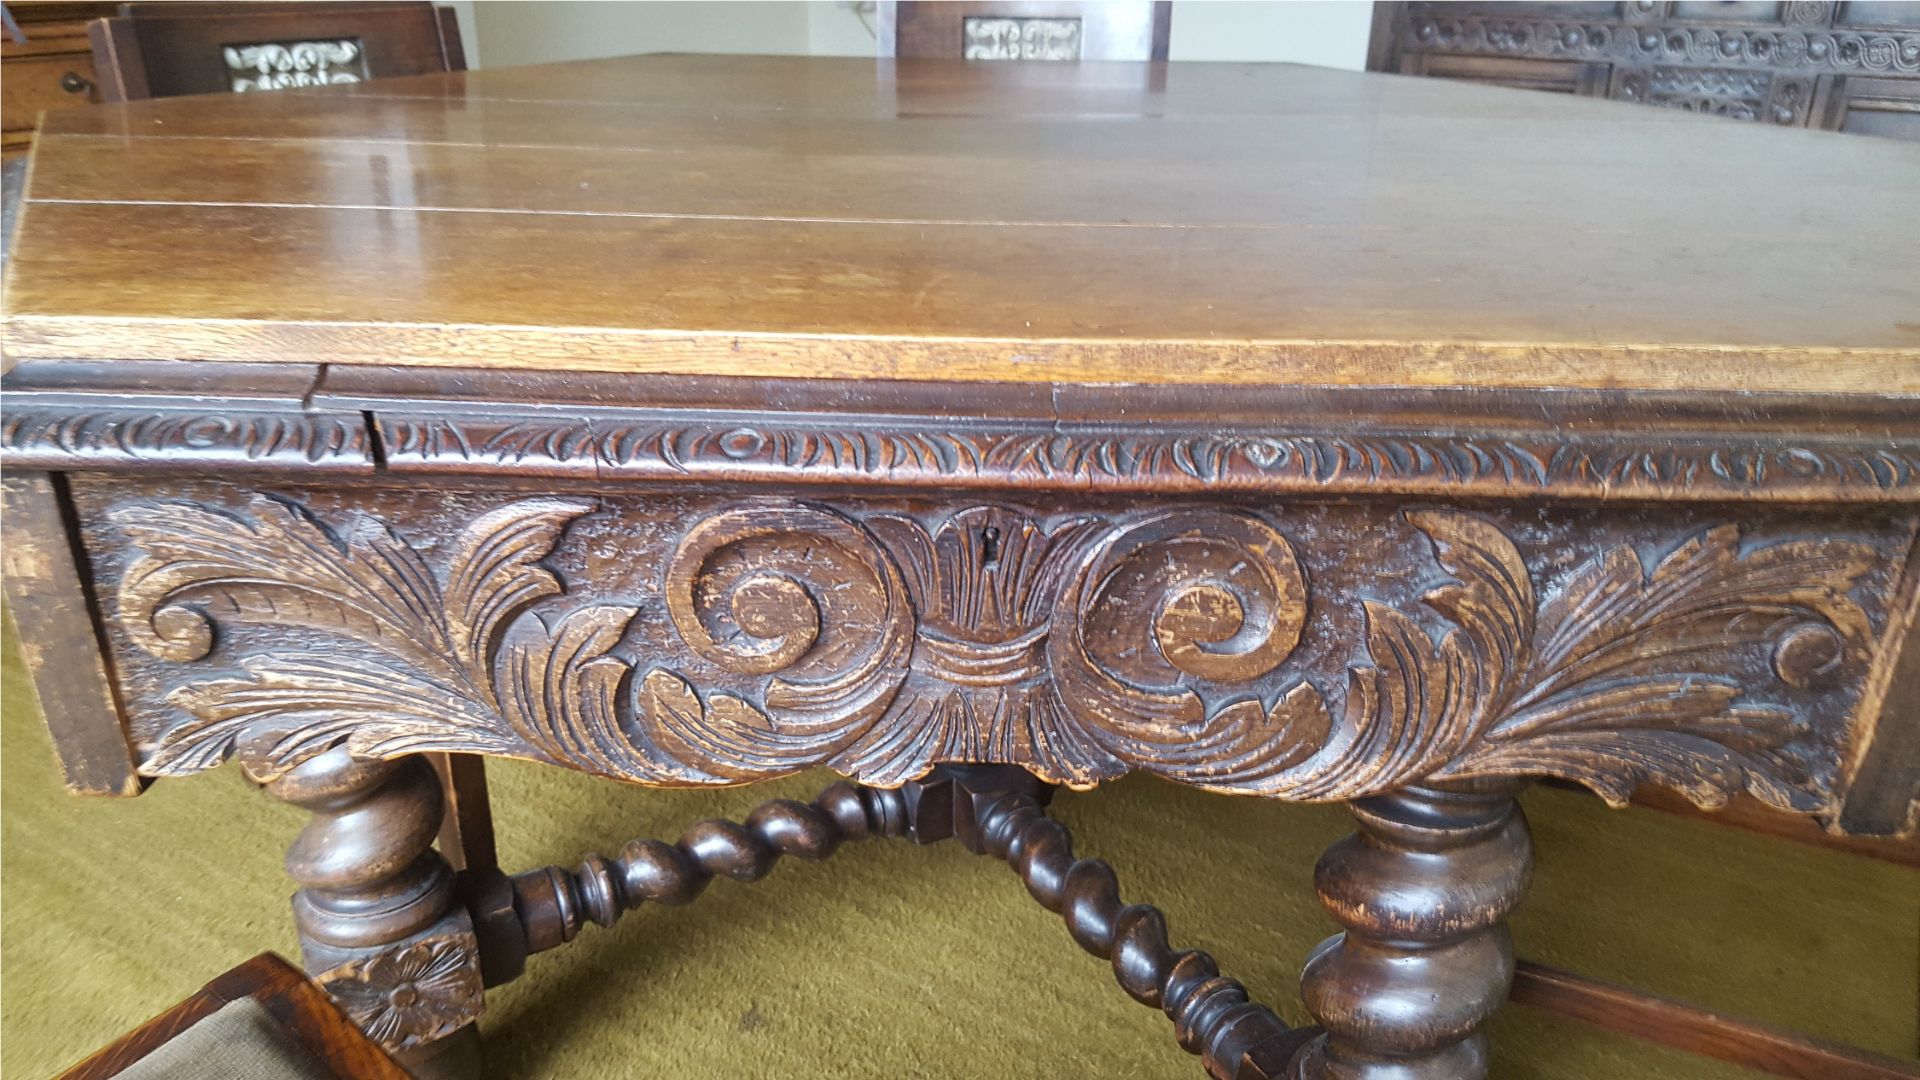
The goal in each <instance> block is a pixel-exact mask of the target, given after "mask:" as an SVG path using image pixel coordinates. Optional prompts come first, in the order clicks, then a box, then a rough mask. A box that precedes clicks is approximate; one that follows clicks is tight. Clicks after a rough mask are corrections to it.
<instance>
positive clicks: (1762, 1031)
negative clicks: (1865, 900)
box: [1512, 960, 1920, 1080]
mask: <svg viewBox="0 0 1920 1080" xmlns="http://www.w3.org/2000/svg"><path fill="white" fill-rule="evenodd" d="M1512 1000H1513V1001H1515V1002H1517V1003H1519V1004H1521V1005H1528V1006H1531V1007H1533V1008H1536V1009H1545V1010H1547V1011H1548V1012H1555V1013H1559V1014H1560V1015H1562V1016H1571V1017H1573V1018H1574V1019H1576V1020H1585V1021H1586V1022H1588V1023H1590V1024H1596V1025H1598V1026H1600V1027H1604V1028H1606V1029H1608V1030H1609V1031H1620V1032H1625V1033H1626V1034H1629V1035H1634V1036H1637V1037H1639V1038H1642V1039H1646V1040H1649V1041H1651V1042H1656V1043H1659V1044H1660V1045H1662V1046H1671V1047H1674V1048H1675V1049H1679V1050H1685V1051H1688V1052H1689V1053H1694V1054H1701V1055H1704V1056H1706V1057H1710V1058H1717V1059H1718V1060H1720V1061H1727V1062H1732V1063H1733V1064H1735V1065H1740V1066H1743V1067H1745V1068H1749V1069H1754V1070H1756V1071H1759V1072H1763V1073H1766V1074H1767V1075H1769V1076H1784V1077H1788V1078H1790V1080H1915V1078H1916V1077H1920V1066H1916V1065H1915V1064H1914V1063H1913V1062H1910V1061H1901V1060H1899V1059H1897V1058H1890V1057H1886V1056H1884V1055H1881V1054H1875V1053H1872V1052H1870V1051H1866V1050H1861V1049H1859V1048H1858V1047H1853V1046H1843V1045H1839V1044H1836V1043H1829V1042H1824V1041H1822V1040H1819V1039H1811V1038H1808V1037H1806V1036H1804V1035H1799V1034H1796V1033H1794V1032H1790V1031H1783V1030H1781V1029H1779V1028H1776V1027H1771V1026H1768V1025H1766V1024H1758V1023H1754V1022H1753V1021H1750V1020H1741V1019H1738V1018H1736V1017H1731V1016H1727V1015H1725V1014H1723V1013H1716V1012H1712V1011H1710V1010H1707V1009H1702V1008H1700V1007H1698V1006H1695V1005H1690V1004H1688V1003H1686V1002H1684V1001H1676V1000H1674V999H1672V998H1664V997H1660V996H1658V995H1654V994H1647V993H1643V992H1641V991H1638V990H1633V989H1630V988H1628V987H1625V986H1616V985H1614V984H1612V983H1606V982H1601V981H1600V980H1598V979H1590V978H1587V977H1586V976H1583V975H1577V974H1575V973H1573V972H1571V971H1562V970H1560V969H1558V968H1551V967H1546V966H1544V965H1541V964H1533V963H1528V962H1527V961H1525V960H1522V961H1519V962H1518V963H1517V964H1516V970H1515V971H1514V978H1513V998H1512Z"/></svg>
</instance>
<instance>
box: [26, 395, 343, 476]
mask: <svg viewBox="0 0 1920 1080" xmlns="http://www.w3.org/2000/svg"><path fill="white" fill-rule="evenodd" d="M0 455H3V456H0V460H3V461H4V462H5V464H6V465H7V466H8V467H10V468H32V469H82V470H84V469H102V468H106V469H126V468H134V469H147V468H191V467H196V466H203V465H208V464H214V463H218V464H224V465H232V464H251V465H259V466H288V467H297V468H301V469H324V470H327V471H347V472H371V471H372V470H373V467H374V460H373V454H372V451H371V449H370V447H369V439H368V435H367V426H366V421H365V419H364V418H363V417H361V416H360V415H359V414H357V413H314V412H296V411H293V410H290V409H289V410H279V411H264V410H263V411H247V410H245V409H227V408H214V409H171V408H160V407H154V408H143V407H132V408H127V407H106V408H102V407H100V406H97V405H80V406H76V405H70V404H57V403H47V402H34V401H32V400H31V399H30V398H27V397H25V396H24V395H20V396H15V397H13V399H12V400H10V401H9V402H8V403H7V408H6V410H5V412H4V414H0Z"/></svg>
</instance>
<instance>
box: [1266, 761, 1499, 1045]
mask: <svg viewBox="0 0 1920 1080" xmlns="http://www.w3.org/2000/svg"><path fill="white" fill-rule="evenodd" d="M1513 789H1514V785H1510V784H1509V785H1494V784H1476V785H1459V786H1453V787H1449V788H1445V789H1441V788H1426V787H1412V788H1407V789H1405V790H1403V791H1396V792H1392V793H1390V794H1386V795H1375V796H1372V797H1370V798H1365V799H1360V800H1357V801H1355V802H1354V803H1353V804H1352V809H1353V813H1354V816H1355V817H1356V818H1358V819H1359V822H1360V830H1359V831H1358V832H1357V833H1355V834H1354V835H1352V836H1350V837H1348V838H1347V839H1345V840H1342V841H1340V842H1339V843H1337V844H1335V845H1334V846H1333V847H1332V848H1330V849H1328V851H1327V853H1326V854H1325V855H1323V856H1322V857H1321V859H1320V863H1319V865H1318V866H1317V867H1315V868H1314V886H1315V889H1316V890H1317V891H1318V892H1319V894H1320V902H1321V903H1322V904H1323V905H1325V907H1326V909H1327V910H1328V912H1330V913H1331V914H1332V915H1333V917H1334V919H1335V920H1336V921H1337V922H1339V923H1340V925H1341V926H1343V927H1345V932H1344V933H1341V934H1339V935H1336V936H1334V937H1333V938H1330V939H1328V940H1327V941H1326V942H1325V943H1323V944H1322V945H1321V946H1320V947H1319V948H1318V949H1316V950H1315V951H1314V954H1313V956H1312V957H1311V958H1310V959H1309V960H1308V961H1307V967H1306V973H1305V975H1304V976H1303V977H1302V979H1301V993H1302V996H1303V997H1304V998H1305V1000H1306V1004H1307V1010H1308V1011H1309V1012H1311V1013H1312V1014H1313V1016H1314V1019H1316V1020H1318V1021H1319V1022H1320V1024H1321V1026H1322V1027H1324V1028H1325V1029H1326V1032H1327V1033H1326V1035H1325V1036H1323V1037H1322V1038H1321V1039H1319V1040H1316V1041H1315V1042H1313V1043H1310V1044H1308V1045H1307V1046H1306V1047H1304V1048H1302V1050H1301V1052H1300V1053H1299V1055H1297V1056H1296V1057H1295V1059H1294V1062H1293V1075H1294V1076H1295V1077H1296V1078H1297V1080H1480V1078H1482V1077H1485V1076H1486V1075H1487V1040H1486V1036H1485V1035H1484V1034H1482V1033H1481V1031H1480V1025H1481V1024H1482V1023H1484V1022H1485V1021H1486V1020H1487V1018H1488V1017H1490V1016H1492V1015H1493V1013H1494V1011H1495V1010H1497V1009H1498V1008H1499V1007H1500V1005H1501V1004H1502V1003H1503V1002H1505V1001H1506V998H1507V988H1508V986H1509V985H1510V984H1511V983H1512V981H1513V939H1512V936H1511V935H1510V934H1509V932H1508V930H1507V926H1506V918H1507V914H1508V913H1509V912H1511V911H1512V910H1513V908H1514V906H1515V905H1516V904H1518V903H1519V902H1520V898H1521V897H1522V896H1523V895H1524V894H1525V892H1526V888H1527V881H1528V879H1529V878H1530V877H1531V876H1532V873H1533V848H1532V843H1531V841H1530V840H1529V838H1528V835H1527V823H1526V818H1525V817H1524V816H1523V815H1522V814H1521V812H1520V808H1519V807H1518V806H1516V805H1515V804H1514V801H1513V794H1512V793H1513Z"/></svg>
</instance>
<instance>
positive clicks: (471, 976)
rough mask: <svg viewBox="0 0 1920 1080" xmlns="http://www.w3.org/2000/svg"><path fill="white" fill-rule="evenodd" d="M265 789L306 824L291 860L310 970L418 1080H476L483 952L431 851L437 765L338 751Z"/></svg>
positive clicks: (440, 806) (447, 871)
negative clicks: (303, 814)
mask: <svg viewBox="0 0 1920 1080" xmlns="http://www.w3.org/2000/svg"><path fill="white" fill-rule="evenodd" d="M266 788H267V791H268V792H269V793H271V794H272V795H274V796H275V797H277V798H280V799H283V800H285V801H287V802H290V803H293V804H295V805H297V806H300V807H302V808H304V809H306V810H308V811H310V812H311V813H312V814H313V819H312V820H311V821H310V822H308V824H307V826H306V828H305V829H303V830H302V831H301V833H300V836H299V838H298V839H296V840H295V841H294V842H293V846H292V847H291V848H290V849H289V850H288V852H287V872H288V874H289V875H291V876H292V877H293V879H294V880H295V881H296V882H298V883H299V884H300V889H299V891H298V892H296V893H294V896H293V913H294V922H295V924H296V925H297V926H298V927H299V930H300V945H301V951H302V953H303V955H304V957H305V960H306V967H307V971H308V972H309V973H310V974H312V975H313V976H314V978H316V979H317V980H319V982H320V983H321V984H322V985H323V986H325V987H326V988H327V991H328V992H329V993H330V994H332V995H333V997H334V1000H335V1001H336V1002H337V1003H338V1004H339V1005H340V1006H341V1008H342V1009H343V1010H344V1011H345V1012H346V1013H347V1015H348V1016H349V1017H351V1018H352V1019H353V1020H354V1021H355V1022H356V1023H358V1024H359V1025H360V1026H361V1028H362V1029H364V1030H365V1031H366V1032H367V1033H368V1034H369V1035H370V1036H372V1037H373V1038H374V1039H375V1040H376V1041H378V1042H379V1043H380V1044H381V1045H383V1046H385V1047H386V1048H387V1049H388V1050H389V1051H391V1052H392V1053H393V1054H394V1056H395V1057H396V1058H398V1059H399V1060H400V1063H401V1064H402V1065H404V1066H406V1067H407V1068H408V1069H409V1071H411V1072H413V1073H414V1074H415V1075H416V1076H420V1077H423V1078H424V1077H433V1078H441V1077H447V1078H451V1077H456V1076H472V1075H476V1074H477V1072H478V1062H479V1053H478V1042H477V1039H478V1034H477V1030H476V1029H475V1027H474V1021H475V1020H476V1019H477V1018H478V1017H479V1015H480V1010H481V1005H482V995H481V980H480V964H479V949H478V945H477V942H476V940H475V937H474V933H473V926H472V922H471V919H470V917H469V915H468V914H467V912H466V910H465V909H464V908H463V907H461V906H460V905H458V904H456V903H455V898H454V876H453V871H452V868H451V867H450V866H449V865H448V864H447V860H446V859H445V858H444V857H443V856H442V855H441V854H440V853H439V852H437V851H435V850H434V849H433V842H434V837H435V835H436V834H437V833H438V831H439V829H440V823H441V818H442V816H443V814H444V807H445V800H444V797H443V795H442V792H441V785H440V779H439V777H438V776H437V775H436V774H435V772H434V769H433V767H432V765H430V764H429V763H428V761H427V760H426V759H425V758H422V757H417V756H416V757H408V758H401V759H398V760H394V761H363V760H359V759H356V758H353V757H351V756H350V755H348V753H347V751H346V749H345V748H344V747H336V748H335V749H332V750H329V751H327V752H325V753H323V754H320V755H318V756H316V757H313V758H310V759H308V760H307V761H305V762H303V763H301V764H300V765H297V766H295V767H294V768H293V769H292V770H290V771H288V772H286V773H284V774H282V775H280V776H278V777H276V778H273V779H271V780H269V781H268V782H267V784H266Z"/></svg>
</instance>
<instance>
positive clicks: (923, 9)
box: [878, 0, 1173, 60]
mask: <svg viewBox="0 0 1920 1080" xmlns="http://www.w3.org/2000/svg"><path fill="white" fill-rule="evenodd" d="M879 14H880V26H879V33H878V36H879V38H880V47H881V50H882V52H883V53H885V54H886V55H891V56H898V57H902V58H914V59H924V58H943V59H954V60H1165V59H1166V58H1167V34H1168V28H1169V27H1170V25H1171V24H1172V16H1173V5H1172V3H1170V2H1165V0H1163V2H1159V3H1137V2H1115V3H1073V2H1070V0H1025V2H1014V3H992V2H987V0H932V2H927V0H900V2H898V3H883V4H881V5H880V13H879ZM889 50H891V51H889Z"/></svg>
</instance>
